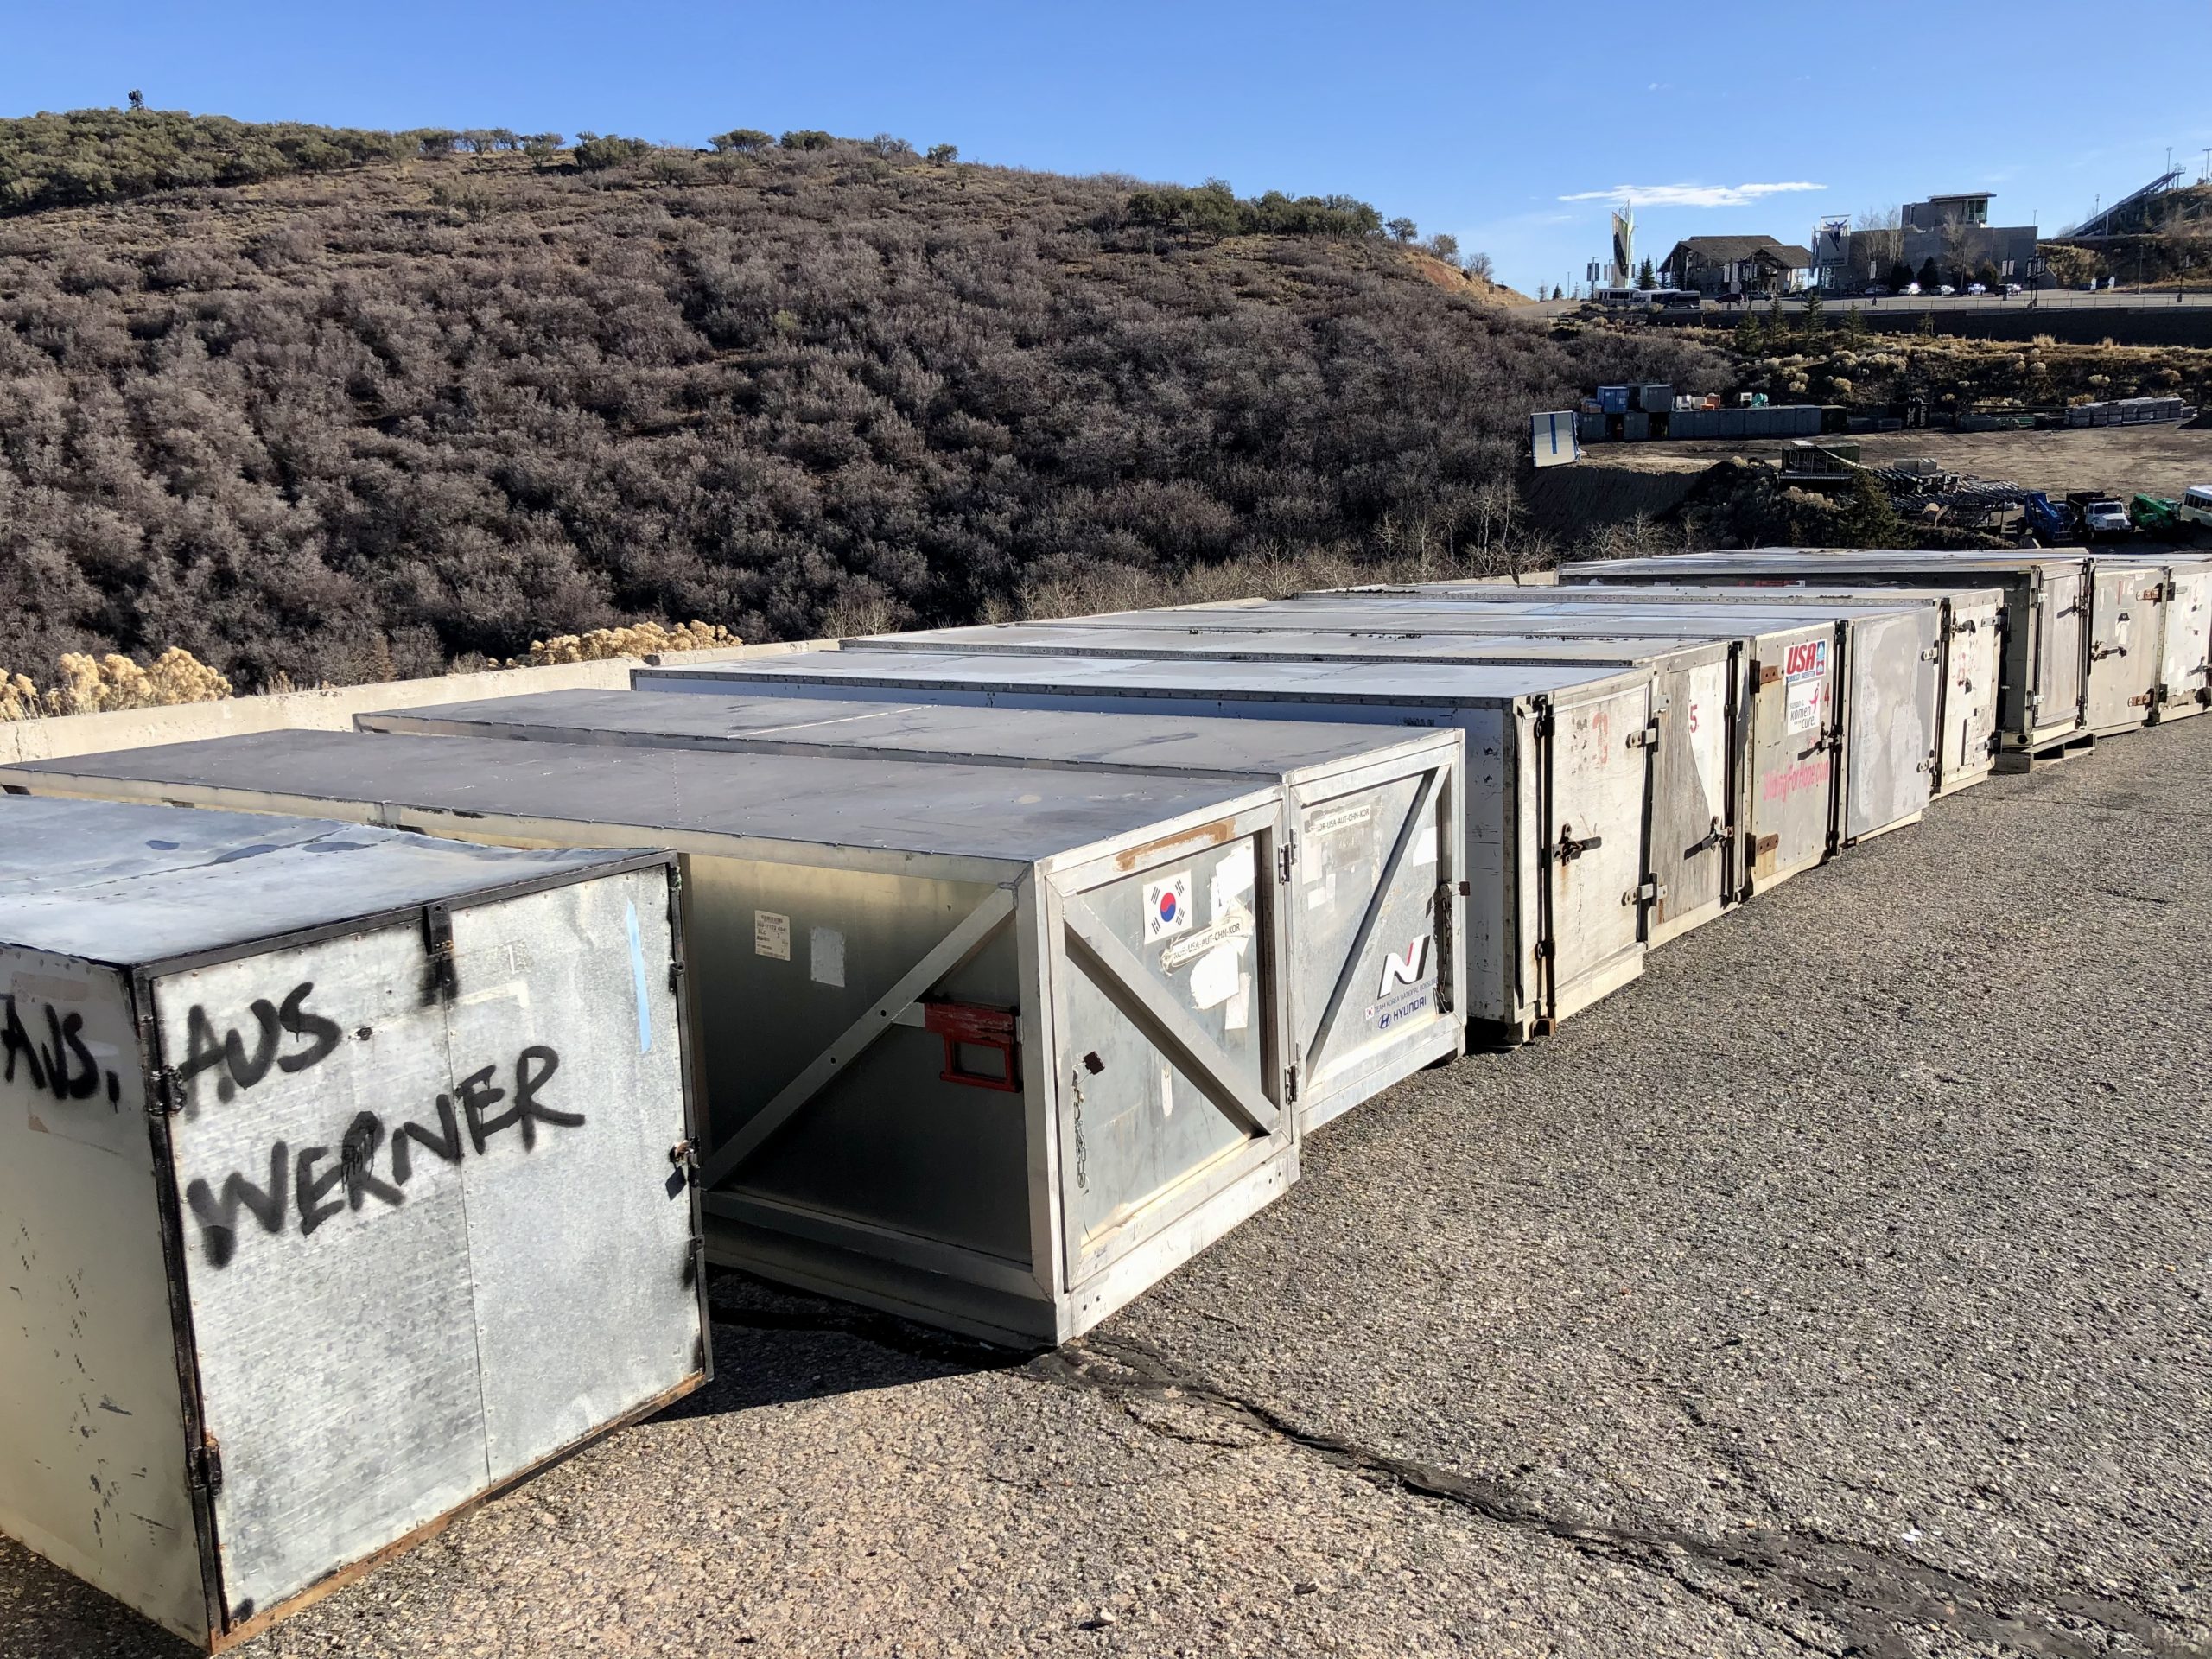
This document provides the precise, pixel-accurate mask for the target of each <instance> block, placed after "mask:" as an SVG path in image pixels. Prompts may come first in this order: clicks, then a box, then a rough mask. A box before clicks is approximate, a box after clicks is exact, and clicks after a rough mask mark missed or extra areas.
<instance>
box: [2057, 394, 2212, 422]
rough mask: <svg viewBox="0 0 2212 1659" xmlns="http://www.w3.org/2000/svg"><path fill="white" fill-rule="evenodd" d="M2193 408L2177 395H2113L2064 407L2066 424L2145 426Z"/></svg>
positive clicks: (2182, 416) (2180, 417) (2186, 415)
mask: <svg viewBox="0 0 2212 1659" xmlns="http://www.w3.org/2000/svg"><path fill="white" fill-rule="evenodd" d="M2194 418H2196V410H2194V409H2191V408H2190V406H2189V405H2188V404H2185V403H2183V401H2182V400H2181V399H2180V398H2178V397H2115V398H2113V399H2110V400H2109V401H2107V402H2105V403H2100V404H2073V405H2071V406H2070V407H2069V408H2068V410H2067V411H2066V424H2067V425H2069V426H2149V425H2152V424H2154V423H2158V422H2160V421H2186V420H2193V419H2194Z"/></svg>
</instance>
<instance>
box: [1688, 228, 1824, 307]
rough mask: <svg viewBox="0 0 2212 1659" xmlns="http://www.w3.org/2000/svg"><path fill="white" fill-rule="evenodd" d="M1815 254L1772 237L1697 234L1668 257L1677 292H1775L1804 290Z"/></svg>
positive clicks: (1807, 249) (1808, 249)
mask: <svg viewBox="0 0 2212 1659" xmlns="http://www.w3.org/2000/svg"><path fill="white" fill-rule="evenodd" d="M1812 266H1813V251H1812V250H1811V249H1810V248H1803V247H1799V246H1797V245H1795V244H1793V243H1789V242H1778V241H1777V240H1776V239H1775V238H1772V237H1770V236H1692V237H1685V238H1683V239H1682V240H1681V241H1680V242H1677V243H1675V246H1674V250H1673V251H1671V252H1669V254H1668V256H1667V259H1666V266H1665V269H1666V270H1667V272H1668V276H1669V282H1670V283H1671V285H1672V286H1674V287H1675V288H1694V289H1697V290H1698V291H1699V292H1700V293H1701V294H1730V293H1733V294H1769V293H1776V292H1785V293H1786V292H1789V291H1790V290H1792V289H1799V288H1802V287H1803V286H1804V285H1805V282H1806V278H1807V277H1808V273H1809V272H1810V271H1811V270H1812Z"/></svg>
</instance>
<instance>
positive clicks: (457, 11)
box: [0, 0, 2212, 289]
mask: <svg viewBox="0 0 2212 1659" xmlns="http://www.w3.org/2000/svg"><path fill="white" fill-rule="evenodd" d="M0 39H5V40H6V41H7V49H6V51H5V52H4V53H0V113H4V114H23V113H28V112H29V111H34V110H39V109H70V108H77V107H80V106H84V105H115V104H120V103H121V102H122V101H123V99H124V93H125V92H127V91H128V90H129V89H130V88H131V87H133V86H137V87H142V88H143V89H144V91H145V92H146V95H147V99H148V100H149V102H150V103H153V104H155V105H158V106H160V107H162V108H165V109H175V108H183V109H191V110H195V111H212V112H219V113H223V114H229V115H236V116H240V117H245V118H257V119H265V118H296V119H301V120H311V121H323V122H329V123H333V124H340V125H354V126H377V127H407V126H421V125H433V124H435V125H447V126H456V127H458V126H507V127H513V128H516V129H518V130H545V129H551V130H558V131H561V132H564V133H569V134H574V133H575V132H576V131H577V130H579V129H592V130H599V131H613V132H622V133H634V134H638V135H640V136H643V137H649V138H655V139H660V140H664V141H668V142H673V143H702V142H703V141H704V139H705V138H706V137H707V136H708V135H709V134H710V133H715V132H719V131H721V130H725V129H727V128H729V127H733V126H741V125H742V126H756V127H765V128H767V129H770V130H783V129H784V128H786V127H794V126H809V127H824V128H828V129H829V130H831V131H834V132H838V133H842V134H848V135H853V136H861V137H865V136H867V135H868V134H871V133H874V132H879V131H887V132H893V133H896V134H898V135H899V136H900V137H904V138H907V139H909V140H911V141H912V142H913V143H916V144H918V145H926V144H930V143H956V144H957V145H959V147H960V149H961V152H962V154H963V156H966V157H968V158H969V159H972V160H977V161H988V162H1006V163H1010V164H1014V165H1018V166H1024V167H1033V168H1046V169H1051V170H1055V171H1064V172H1072V173H1094V172H1122V173H1129V174H1134V175H1138V176H1140V177H1143V178H1147V179H1167V180H1179V181H1188V182H1196V181H1198V180H1200V179H1202V178H1205V177H1207V176H1210V175H1211V176H1217V177H1221V178H1225V179H1227V180H1228V181H1230V183H1231V184H1233V185H1234V186H1235V187H1236V189H1237V190H1238V192H1239V193H1240V194H1256V193H1257V192H1259V191H1261V190H1265V189H1270V188H1275V189H1282V190H1287V191H1289V192H1291V193H1293V194H1328V193H1332V192H1339V191H1341V192H1344V193H1347V194H1353V195H1357V196H1360V197H1363V198H1364V199H1366V200H1370V201H1372V202H1374V203H1375V204H1376V206H1377V207H1380V208H1382V209H1383V213H1384V214H1385V215H1386V216H1391V215H1397V214H1404V215H1406V216H1408V217H1409V218H1411V219H1414V220H1416V221H1418V223H1419V224H1420V226H1421V231H1422V232H1423V233H1424V234H1427V233H1428V232H1434V231H1449V232H1452V234H1454V235H1455V236H1457V237H1458V238H1459V242H1460V245H1461V246H1462V248H1463V249H1465V250H1468V251H1472V250H1475V249H1483V250H1485V251H1488V252H1490V253H1491V255H1492V256H1493V257H1495V258H1496V260H1497V267H1498V274H1499V276H1500V277H1503V278H1504V279H1505V280H1507V281H1509V282H1511V283H1515V284H1516V285H1517V286H1520V287H1522V288H1523V289H1526V288H1529V287H1531V286H1533V285H1534V284H1535V283H1553V282H1561V283H1572V282H1574V281H1577V280H1579V279H1580V277H1581V276H1582V272H1583V267H1584V264H1585V263H1586V261H1587V260H1589V259H1591V258H1592V257H1602V255H1603V253H1604V251H1605V223H1606V213H1607V210H1608V207H1609V204H1610V202H1611V200H1612V199H1613V193H1614V192H1615V191H1616V190H1617V189H1618V187H1622V186H1628V187H1632V188H1634V189H1635V190H1636V192H1637V195H1638V197H1639V200H1640V205H1639V207H1638V211H1637V220H1638V248H1639V250H1640V251H1647V252H1649V253H1652V254H1655V255H1662V254H1663V253H1664V252H1665V251H1666V250H1667V248H1668V247H1669V246H1670V245H1672V244H1673V242H1674V240H1675V238H1677V237H1681V236H1687V235H1700V234H1725V233H1732V232H1755V231H1764V232H1769V233H1771V234H1774V235H1777V236H1780V237H1783V238H1785V239H1789V240H1793V241H1802V240H1804V239H1807V238H1808V236H1809V234H1810V231H1811V227H1812V224H1813V221H1814V219H1815V218H1816V217H1818V216H1820V215H1821V214H1826V213H1838V214H1840V213H1857V212H1859V210H1861V209H1864V208H1867V207H1875V206H1881V205H1888V204H1892V203H1896V202H1899V201H1904V200H1915V199H1917V198H1919V197H1923V196H1926V195H1929V194H1935V193H1937V192H1941V191H1955V190H1993V191H1995V192H1996V193H1997V197H1998V200H1997V201H1996V202H1995V203H1994V204H1993V215H1994V217H1995V218H1996V219H1998V220H1999V221H2000V222H2002V223H2005V224H2018V223H2022V222H2024V221H2025V220H2026V219H2028V218H2029V216H2030V215H2031V214H2034V215H2037V219H2038V222H2039V223H2041V224H2042V225H2043V226H2045V227H2046V228H2047V229H2052V228H2056V227H2057V226H2061V225H2063V224H2065V223H2069V222H2071V221H2072V220H2074V219H2078V218H2081V217H2082V216H2083V215H2085V214H2086V213H2088V211H2089V210H2090V208H2091V207H2092V205H2093V203H2094V201H2095V200H2096V199H2097V197H2098V196H2099V195H2100V194H2101V195H2102V196H2103V197H2104V199H2105V200H2112V199H2113V197H2114V196H2115V195H2119V194H2125V193H2126V191H2128V190H2130V189H2132V188H2134V187H2135V186H2137V185H2139V184H2140V183H2142V182H2144V181H2146V180H2147V179H2149V178H2150V177H2151V176H2152V175H2155V174H2156V173H2157V172H2158V171H2159V170H2160V169H2161V168H2163V167H2164V164H2165V156H2166V150H2167V147H2168V146H2170V145H2171V147H2172V149H2173V151H2174V161H2175V163H2176V165H2182V164H2184V163H2185V164H2186V165H2187V166H2188V168H2190V174H2191V176H2194V175H2195V174H2196V170H2197V169H2198V168H2200V167H2201V166H2202V164H2203V162H2204V159H2205V158H2204V155H2203V151H2204V149H2205V148H2206V146H2208V145H2212V98H2208V97H2207V96H2206V95H2205V88H2206V86H2207V85H2208V84H2212V83H2208V81H2207V80H2206V79H2205V75H2206V70H2205V66H2206V65H2207V64H2208V63H2212V4H2208V3H2207V0H2101V3H2096V4H2090V3H2086V0H2001V3H1961V0H1856V3H1854V4H1852V5H1848V6H1835V7H1825V8H1818V9H1814V10H1807V9H1805V8H1802V7H1785V8H1782V9H1779V10H1777V9H1770V8H1761V7H1747V8H1743V9H1740V10H1737V9H1732V8H1728V7H1725V6H1717V5H1713V4H1707V3H1698V0H1677V3H1674V4H1665V3H1654V4H1646V5H1641V6H1633V7H1631V6H1626V5H1614V4H1609V3H1589V0H1574V3H1567V4H1557V3H1554V4H1546V5H1535V4H1521V3H1513V4H1506V3H1488V4H1459V5H1442V4H1430V5H1418V4H1391V3H1366V4H1361V3H1344V0H1340V3H1336V4H1326V5H1324V4H1309V3H1305V0H1273V3H1268V4H1207V3H1202V0H1188V3H1184V4H1180V5H1159V4H1152V3H1126V0H1125V3H1116V4H1113V5H1092V6H1084V7H1077V6H1073V5H1067V4H1044V3H1038V4H1030V5H1016V4H1006V3H964V0H935V3H927V4H922V3H912V0H908V3H905V4H899V5H875V4H857V3H846V4H841V3H834V0H824V3H807V0H782V3H779V4H774V5H731V4H717V3H715V0H695V3H690V4H685V5H675V4H668V3H663V0H628V3H621V4H610V3H607V0H599V3H593V4H570V3H568V0H537V3H532V4H530V5H516V4H508V3H502V0H480V3H474V4H454V3H442V4H438V5H423V4H418V3H415V0H372V3H369V4H365V5H346V6H342V7H340V6H335V5H326V4H317V3H302V0H287V3H281V4H270V3H260V0H200V3H194V4H190V5H184V4H171V5H147V4H133V3H123V0H111V3H105V4H101V5H98V6H93V5H86V4H79V3H76V0H0ZM2184 70H2186V72H2187V74H2188V76H2189V79H2187V80H2184V79H2183V71H2184ZM2161 77H2164V78H2166V79H2167V83H2168V85H2169V86H2170V87H2171V91H2169V92H2160V91H2159V89H2158V82H2159V79H2160V78H2161ZM2096 85H2101V86H2103V87H2104V88H2106V89H2107V90H2105V91H2103V92H2094V93H2088V92H2086V88H2087V87H2088V86H2096ZM2077 96H2081V97H2082V99H2083V101H2082V102H2080V103H2076V102H2075V99H2076V97H2077ZM1814 187H1817V188H1814Z"/></svg>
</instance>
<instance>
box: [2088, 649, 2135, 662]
mask: <svg viewBox="0 0 2212 1659" xmlns="http://www.w3.org/2000/svg"><path fill="white" fill-rule="evenodd" d="M2126 655H2127V647H2126V645H2099V646H2098V647H2097V648H2096V649H2095V650H2094V651H2092V652H2090V653H2089V660H2090V661H2091V662H2093V663H2101V662H2102V661H2104V659H2105V658H2107V657H2125V656H2126Z"/></svg>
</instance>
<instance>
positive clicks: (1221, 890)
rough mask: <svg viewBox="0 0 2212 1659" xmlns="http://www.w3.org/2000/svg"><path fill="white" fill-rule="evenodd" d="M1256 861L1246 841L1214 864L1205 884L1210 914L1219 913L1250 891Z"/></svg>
mask: <svg viewBox="0 0 2212 1659" xmlns="http://www.w3.org/2000/svg"><path fill="white" fill-rule="evenodd" d="M1256 862H1257V861H1256V860H1255V858H1254V857H1253V855H1252V849H1251V846H1250V844H1249V842H1248V843H1246V845H1244V846H1243V848H1241V849H1238V850H1237V851H1236V852H1233V853H1231V854H1230V855H1229V856H1228V857H1226V858H1224V859H1223V860H1222V861H1221V862H1220V863H1218V864H1217V865H1215V866H1214V870H1213V874H1212V875H1211V877H1209V878H1208V880H1207V884H1206V885H1207V896H1208V897H1209V898H1211V899H1212V900H1213V909H1212V911H1211V912H1210V913H1211V914H1212V915H1215V916H1218V915H1220V914H1221V913H1222V912H1224V911H1225V910H1227V909H1228V908H1229V907H1230V906H1231V905H1233V904H1235V903H1236V901H1237V900H1238V899H1242V898H1243V896H1244V895H1245V894H1246V893H1249V892H1251V891H1252V882H1253V878H1254V875H1255V867H1256Z"/></svg>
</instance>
